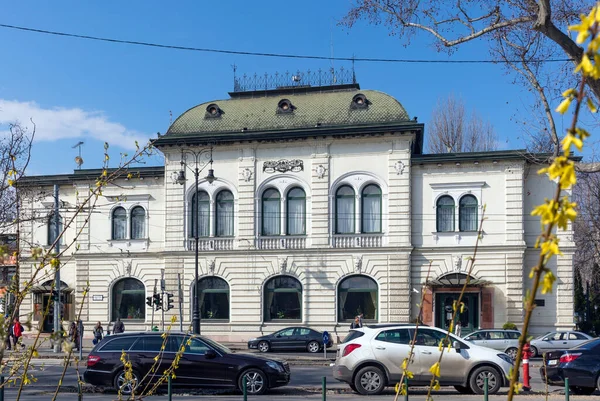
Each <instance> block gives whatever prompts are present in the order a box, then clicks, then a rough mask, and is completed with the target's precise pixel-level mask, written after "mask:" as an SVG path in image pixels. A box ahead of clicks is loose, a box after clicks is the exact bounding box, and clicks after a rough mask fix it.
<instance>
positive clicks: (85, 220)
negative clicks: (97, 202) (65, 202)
mask: <svg viewBox="0 0 600 401" xmlns="http://www.w3.org/2000/svg"><path fill="white" fill-rule="evenodd" d="M89 194H90V186H89V185H78V186H77V195H76V200H75V201H76V202H77V206H78V207H79V206H80V205H81V204H82V203H83V202H84V201H85V200H86V199H87V198H88V196H89ZM93 201H94V199H92V200H91V202H92V203H93ZM91 217H92V204H90V203H88V205H87V206H86V207H85V208H84V209H83V210H82V211H81V213H79V214H78V215H77V216H76V217H75V233H76V235H77V233H79V236H78V237H77V245H78V246H79V251H89V250H90V224H91V221H92V218H91Z"/></svg>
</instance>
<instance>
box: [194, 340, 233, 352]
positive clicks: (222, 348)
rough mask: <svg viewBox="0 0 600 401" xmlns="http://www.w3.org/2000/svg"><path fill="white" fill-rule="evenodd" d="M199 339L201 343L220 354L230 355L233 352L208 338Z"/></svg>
mask: <svg viewBox="0 0 600 401" xmlns="http://www.w3.org/2000/svg"><path fill="white" fill-rule="evenodd" d="M201 338H202V341H204V342H205V343H207V344H208V345H210V346H211V347H213V348H214V349H216V350H217V351H219V352H221V353H222V354H232V353H233V351H231V350H230V349H229V348H227V347H226V346H224V345H222V344H219V343H218V342H216V341H213V340H211V339H210V338H206V337H201Z"/></svg>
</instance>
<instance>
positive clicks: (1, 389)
mask: <svg viewBox="0 0 600 401" xmlns="http://www.w3.org/2000/svg"><path fill="white" fill-rule="evenodd" d="M0 384H2V387H0V401H4V376H0Z"/></svg>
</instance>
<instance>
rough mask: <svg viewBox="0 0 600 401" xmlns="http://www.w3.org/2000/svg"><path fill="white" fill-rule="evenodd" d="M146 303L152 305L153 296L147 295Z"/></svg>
mask: <svg viewBox="0 0 600 401" xmlns="http://www.w3.org/2000/svg"><path fill="white" fill-rule="evenodd" d="M146 305H148V306H152V297H146Z"/></svg>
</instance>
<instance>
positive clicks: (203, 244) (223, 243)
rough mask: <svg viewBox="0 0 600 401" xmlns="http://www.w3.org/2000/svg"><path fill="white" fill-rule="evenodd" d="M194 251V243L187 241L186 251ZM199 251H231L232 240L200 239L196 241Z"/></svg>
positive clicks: (191, 239)
mask: <svg viewBox="0 0 600 401" xmlns="http://www.w3.org/2000/svg"><path fill="white" fill-rule="evenodd" d="M195 249H196V241H195V240H194V239H193V238H190V239H188V250H190V251H193V250H195ZM198 250H199V251H231V250H233V238H200V239H199V240H198Z"/></svg>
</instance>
